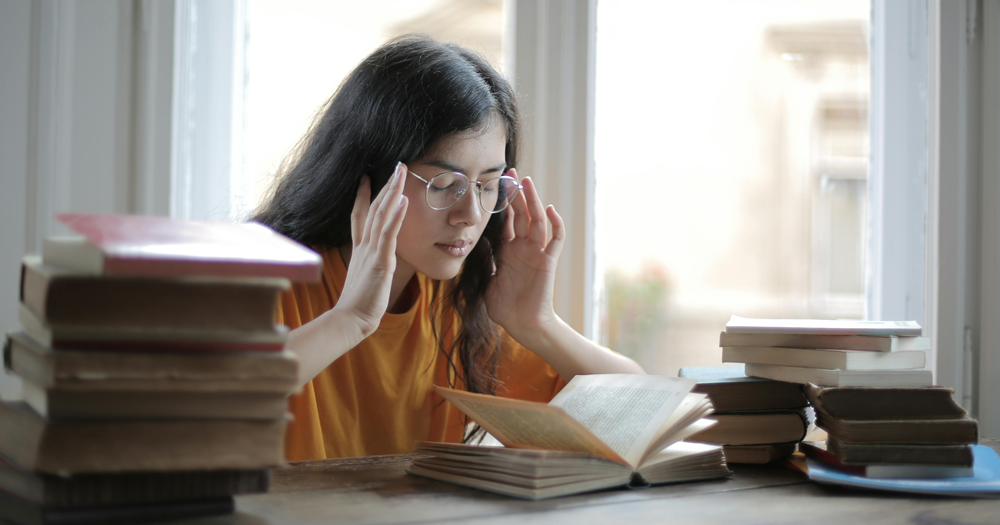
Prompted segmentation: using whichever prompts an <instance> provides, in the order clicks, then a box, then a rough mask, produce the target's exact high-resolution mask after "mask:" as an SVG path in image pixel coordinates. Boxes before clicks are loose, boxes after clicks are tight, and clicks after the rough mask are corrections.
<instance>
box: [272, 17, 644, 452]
mask: <svg viewBox="0 0 1000 525" xmlns="http://www.w3.org/2000/svg"><path fill="white" fill-rule="evenodd" d="M518 132H519V129H518V117H517V110H516V107H515V104H514V96H513V93H512V90H511V88H510V86H509V85H508V83H507V82H506V81H505V80H504V79H503V77H501V76H500V75H499V74H498V73H497V72H496V71H495V70H494V69H493V68H492V67H490V66H489V65H488V64H487V63H486V62H485V61H483V60H482V59H481V58H480V57H479V56H477V55H476V54H475V53H472V52H470V51H468V50H466V49H463V48H460V47H457V46H454V45H450V44H441V43H438V42H436V41H434V40H431V39H428V38H424V37H408V38H403V39H400V40H396V41H392V42H390V43H388V44H386V45H384V46H383V47H381V48H380V49H378V50H376V51H375V52H374V53H372V54H371V55H370V56H369V57H368V58H366V59H365V60H364V61H363V62H362V63H361V64H360V65H359V66H358V67H357V68H356V69H355V70H354V71H353V72H352V73H351V74H350V75H349V76H348V77H347V79H346V80H345V81H344V83H343V84H342V85H341V86H340V88H339V89H338V91H337V92H336V94H334V96H333V98H331V100H330V101H329V103H328V105H327V107H326V109H325V110H324V112H323V114H322V115H321V116H320V117H319V118H318V120H317V121H316V123H315V124H314V125H313V128H312V130H311V131H310V133H309V134H308V135H307V136H306V137H305V138H304V139H303V141H302V143H301V144H300V146H299V151H298V153H297V155H296V157H295V158H294V160H293V161H292V163H290V164H289V165H288V166H287V167H286V169H285V170H284V171H285V173H284V174H283V177H282V178H281V179H280V181H279V183H278V185H277V186H276V188H275V191H274V194H273V196H272V198H271V199H270V201H269V202H268V203H267V204H265V205H264V207H263V208H262V209H261V211H260V212H259V213H258V215H257V217H256V220H258V221H261V222H263V223H265V224H268V225H270V226H271V227H272V228H274V229H275V230H277V231H279V232H281V233H283V234H285V235H287V236H289V237H291V238H293V239H296V240H298V241H300V242H302V243H304V244H307V245H309V246H312V247H313V248H315V249H317V250H318V251H320V253H321V254H322V256H323V262H324V266H323V280H322V282H321V283H319V284H316V285H298V286H296V287H294V288H293V290H292V291H291V292H290V293H288V294H286V295H285V296H284V297H283V298H282V301H281V305H280V317H281V321H282V322H283V323H284V324H286V325H288V326H289V328H291V329H292V332H291V334H290V335H289V338H288V347H289V348H290V349H291V350H293V351H294V352H295V353H296V354H298V356H299V359H300V362H301V370H302V372H301V381H302V385H303V389H302V391H301V393H299V394H297V395H295V396H292V398H291V399H290V401H289V405H290V410H291V412H292V414H293V416H294V421H293V422H292V423H291V424H290V425H289V431H288V434H287V437H286V456H287V457H288V459H290V460H301V459H314V458H328V457H343V456H359V455H372V454H390V453H404V452H409V451H410V450H412V448H413V445H414V443H415V442H417V441H420V440H431V441H453V442H454V441H461V440H463V439H464V438H466V437H467V436H466V423H467V421H466V419H465V417H464V416H463V415H462V414H461V413H459V412H458V411H457V410H456V409H454V408H453V407H451V406H450V405H448V404H445V403H444V402H443V399H442V398H441V397H440V396H438V395H437V394H436V393H434V392H433V389H432V385H442V386H453V387H456V388H461V389H465V390H468V391H470V392H478V393H487V394H495V395H502V396H509V397H516V398H520V399H531V400H537V401H548V400H549V399H551V397H552V396H553V395H555V393H556V392H558V390H559V389H560V388H562V386H563V385H564V384H565V381H568V380H569V379H571V378H572V377H573V376H574V375H576V374H589V373H643V371H642V368H640V367H639V366H638V365H636V364H635V363H634V362H633V361H631V360H630V359H628V358H626V357H623V356H621V355H618V354H615V353H614V352H611V351H609V350H608V349H606V348H603V347H600V346H598V345H596V344H594V343H593V342H591V341H589V340H587V339H586V338H584V337H583V336H581V335H579V334H578V333H577V332H575V331H574V330H573V329H572V328H570V327H569V326H568V325H567V324H566V323H564V322H563V321H562V320H561V319H560V318H559V317H558V316H557V315H556V314H555V313H554V312H553V310H552V288H553V282H554V271H555V268H556V261H557V259H558V257H559V251H560V249H561V248H562V244H563V239H564V238H565V230H564V227H563V222H562V219H561V218H560V217H559V214H558V213H556V211H555V209H554V208H553V207H552V206H549V207H548V208H547V209H545V208H543V206H542V204H541V201H540V200H539V198H538V193H537V192H536V190H535V187H534V185H533V184H532V182H531V180H530V179H529V178H524V179H520V180H519V179H518V176H517V173H516V172H515V170H514V166H515V164H516V162H517V141H518ZM548 224H551V228H552V237H551V239H549V240H547V236H546V230H547V225H548ZM529 349H530V350H529Z"/></svg>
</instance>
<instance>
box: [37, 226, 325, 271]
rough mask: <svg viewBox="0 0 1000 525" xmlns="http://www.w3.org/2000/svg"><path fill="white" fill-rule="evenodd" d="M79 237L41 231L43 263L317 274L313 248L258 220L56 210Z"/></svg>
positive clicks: (317, 258) (84, 267)
mask: <svg viewBox="0 0 1000 525" xmlns="http://www.w3.org/2000/svg"><path fill="white" fill-rule="evenodd" d="M56 218H57V219H58V220H59V222H62V223H63V224H65V225H66V226H68V227H69V228H70V229H71V230H73V231H74V232H76V233H77V234H79V235H80V236H81V237H76V238H62V239H58V238H50V239H46V240H45V242H44V245H43V249H42V260H43V261H44V262H45V264H50V265H53V266H61V267H63V268H68V269H72V270H77V271H80V272H87V273H94V274H99V275H128V276H146V277H185V276H195V275H197V276H215V277H280V278H286V279H290V280H293V281H307V282H316V281H318V280H319V276H320V268H321V266H320V263H321V261H320V256H319V255H318V254H317V253H316V252H314V251H312V250H310V249H309V248H306V247H305V246H302V245H301V244H299V243H297V242H295V241H292V240H291V239H288V238H287V237H284V236H282V235H280V234H278V233H276V232H274V231H273V230H271V229H270V228H268V227H266V226H264V225H262V224H257V223H227V222H210V221H186V220H179V219H170V218H166V217H150V216H141V215H88V214H72V213H68V214H62V215H57V216H56Z"/></svg>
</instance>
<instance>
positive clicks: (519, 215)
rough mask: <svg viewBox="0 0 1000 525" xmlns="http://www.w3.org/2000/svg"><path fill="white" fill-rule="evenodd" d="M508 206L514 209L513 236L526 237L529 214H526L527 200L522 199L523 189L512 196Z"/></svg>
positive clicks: (529, 219)
mask: <svg viewBox="0 0 1000 525" xmlns="http://www.w3.org/2000/svg"><path fill="white" fill-rule="evenodd" d="M510 207H511V209H513V210H514V237H527V236H528V224H529V222H530V221H531V216H530V215H529V214H528V202H527V201H526V200H525V199H524V192H523V191H519V192H518V193H517V195H515V196H514V202H512V203H511V205H510Z"/></svg>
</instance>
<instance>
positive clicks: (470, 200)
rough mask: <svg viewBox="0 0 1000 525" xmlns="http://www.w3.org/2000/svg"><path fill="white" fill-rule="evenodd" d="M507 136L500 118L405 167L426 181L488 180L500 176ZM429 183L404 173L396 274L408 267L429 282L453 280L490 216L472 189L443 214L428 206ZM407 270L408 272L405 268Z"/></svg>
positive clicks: (448, 138) (440, 145) (453, 138)
mask: <svg viewBox="0 0 1000 525" xmlns="http://www.w3.org/2000/svg"><path fill="white" fill-rule="evenodd" d="M506 144H507V134H506V131H505V129H504V126H503V124H502V123H501V122H500V121H499V119H498V118H497V119H492V122H491V124H490V125H489V127H488V128H487V129H486V130H485V131H481V130H475V131H470V132H463V133H456V134H453V135H448V136H446V137H444V138H443V139H441V140H440V141H439V142H438V143H437V144H436V145H435V146H434V147H433V148H431V151H430V152H429V153H428V154H427V155H426V156H424V157H423V158H420V159H417V160H416V161H414V162H412V163H410V164H409V166H408V167H409V169H410V171H412V172H413V173H416V174H417V175H420V176H421V177H423V178H424V179H425V180H431V178H433V177H435V176H436V175H438V174H441V173H445V172H449V171H457V172H459V173H462V174H464V175H465V176H466V177H468V178H469V180H471V181H473V182H475V181H477V180H481V181H484V182H485V181H487V180H489V179H492V178H495V177H499V176H501V175H503V171H504V169H505V168H506V157H505V155H504V149H505V147H506ZM426 192H427V184H425V183H424V182H421V181H420V179H418V178H416V177H414V176H413V175H407V177H406V184H405V186H404V187H403V194H404V195H406V198H407V199H409V202H410V203H409V206H408V207H407V210H406V217H405V218H404V219H403V225H402V227H400V230H399V237H398V240H397V242H396V255H397V272H398V271H400V270H402V271H407V270H409V269H410V268H412V269H413V270H416V271H418V272H420V273H422V274H424V275H426V276H427V277H430V278H432V279H451V278H453V277H455V276H456V275H458V272H459V270H460V269H461V268H462V263H463V262H464V261H465V258H466V256H468V254H469V252H471V251H472V248H473V247H474V246H475V245H476V243H477V242H479V238H480V237H481V236H482V235H483V230H485V229H486V223H487V222H488V221H489V219H490V214H489V213H486V212H485V211H483V208H482V207H481V206H480V205H479V194H478V192H476V191H475V188H474V186H473V185H470V186H469V190H468V192H466V194H465V195H464V196H463V197H462V198H461V200H459V201H458V203H457V204H455V205H454V206H452V207H451V208H448V209H447V210H434V209H432V208H431V207H430V206H428V205H427V200H426V199H425V195H426ZM406 266H409V267H410V268H406Z"/></svg>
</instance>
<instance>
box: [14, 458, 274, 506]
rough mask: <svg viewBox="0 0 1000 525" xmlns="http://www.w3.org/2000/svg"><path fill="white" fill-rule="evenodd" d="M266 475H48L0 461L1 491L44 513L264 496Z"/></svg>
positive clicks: (262, 471)
mask: <svg viewBox="0 0 1000 525" xmlns="http://www.w3.org/2000/svg"><path fill="white" fill-rule="evenodd" d="M269 482H270V473H269V471H268V470H267V469H256V470H184V471H179V472H119V473H111V474H77V475H75V476H53V475H50V474H39V473H36V472H30V471H24V470H20V469H18V468H16V467H14V466H13V465H11V464H9V463H5V462H4V461H3V460H0V493H6V494H10V495H12V496H15V497H17V498H18V499H20V500H22V501H24V502H26V503H30V504H32V505H38V506H41V507H45V508H47V509H58V508H74V509H80V508H90V507H108V506H118V505H146V504H150V503H163V502H173V501H198V500H207V499H216V498H225V497H229V496H235V495H238V494H254V493H260V492H267V488H268V485H269Z"/></svg>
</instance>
